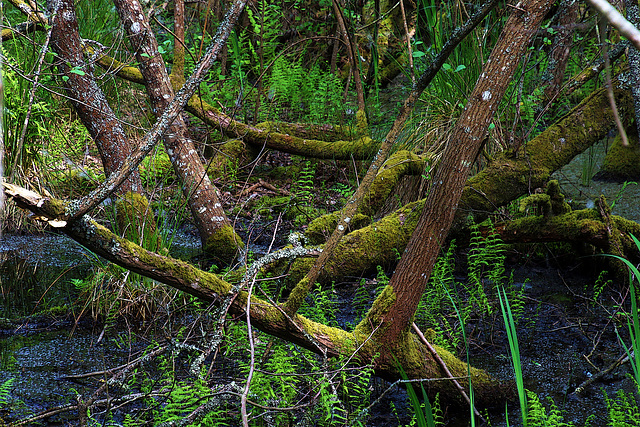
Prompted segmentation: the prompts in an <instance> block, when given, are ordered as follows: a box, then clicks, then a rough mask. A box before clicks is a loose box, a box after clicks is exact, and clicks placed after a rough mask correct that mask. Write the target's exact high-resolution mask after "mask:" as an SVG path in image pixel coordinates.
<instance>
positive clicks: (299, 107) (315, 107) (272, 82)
mask: <svg viewBox="0 0 640 427" xmlns="http://www.w3.org/2000/svg"><path fill="white" fill-rule="evenodd" d="M267 87H268V98H269V100H270V102H271V108H270V113H271V114H274V115H275V116H276V118H278V117H279V116H283V115H284V116H290V117H291V118H295V119H296V120H300V121H305V122H311V123H320V122H326V121H334V122H335V118H336V117H339V116H340V115H341V113H342V112H343V103H342V97H341V93H342V84H341V82H340V81H339V79H338V78H337V77H336V76H335V75H333V74H331V73H329V72H327V71H324V70H323V69H322V68H321V67H320V65H319V64H315V65H314V66H313V67H311V69H309V70H305V69H304V68H303V67H302V64H301V63H300V61H293V62H292V61H291V60H290V59H289V58H287V57H285V56H280V57H278V59H276V61H275V62H274V64H273V67H272V70H271V76H270V77H269V79H268V84H267ZM267 118H268V117H265V119H267ZM281 118H282V117H281Z"/></svg>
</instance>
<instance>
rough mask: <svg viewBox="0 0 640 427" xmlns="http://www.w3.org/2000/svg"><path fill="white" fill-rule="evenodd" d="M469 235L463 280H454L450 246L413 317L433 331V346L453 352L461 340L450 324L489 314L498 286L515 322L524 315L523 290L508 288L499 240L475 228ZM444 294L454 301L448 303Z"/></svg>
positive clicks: (493, 305)
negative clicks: (504, 289) (484, 235)
mask: <svg viewBox="0 0 640 427" xmlns="http://www.w3.org/2000/svg"><path fill="white" fill-rule="evenodd" d="M470 233H471V240H470V243H469V251H468V255H467V276H468V278H467V280H466V281H463V282H459V281H457V280H456V279H455V277H454V270H455V259H454V255H455V249H456V247H455V242H452V243H451V245H450V246H449V249H448V250H447V252H446V253H444V254H443V255H442V256H441V257H440V258H438V260H437V261H436V264H435V265H434V268H433V271H432V272H431V277H430V279H429V285H428V286H427V289H426V290H425V293H424V295H423V297H422V299H421V301H420V305H419V307H418V310H417V312H416V316H415V321H416V323H417V324H418V325H419V326H421V327H423V328H425V329H426V328H431V329H433V330H435V331H436V339H435V343H436V344H438V345H440V346H443V347H445V348H450V349H454V348H456V347H457V346H458V345H459V344H460V343H461V338H462V337H461V333H460V330H459V328H458V327H456V326H455V324H454V323H455V322H457V321H460V322H461V323H462V324H466V322H467V321H468V319H469V318H470V317H472V316H475V315H483V314H484V315H487V314H491V313H493V312H494V310H495V306H496V301H495V299H494V297H493V296H494V295H495V290H497V289H498V288H499V287H500V286H504V287H505V288H506V290H507V294H508V296H509V302H510V305H511V311H512V314H513V316H514V319H515V321H516V322H517V320H518V319H519V318H520V317H521V315H522V313H523V311H524V298H523V295H522V294H523V290H524V287H522V288H516V287H514V286H512V285H511V284H512V283H513V280H512V278H510V277H508V276H507V274H506V271H505V267H504V263H505V248H504V244H503V243H502V241H501V240H500V238H499V237H498V236H497V235H496V234H491V235H489V236H487V237H486V238H485V237H482V235H481V234H480V231H479V229H478V226H476V225H474V226H472V227H471V232H470ZM447 294H449V295H451V296H453V298H458V299H457V300H452V299H451V298H450V297H449V296H448V295H447ZM460 296H462V297H460ZM454 303H455V306H456V307H457V310H458V314H459V316H460V319H458V314H456V310H455V308H454V306H453V304H454Z"/></svg>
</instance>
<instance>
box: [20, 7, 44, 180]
mask: <svg viewBox="0 0 640 427" xmlns="http://www.w3.org/2000/svg"><path fill="white" fill-rule="evenodd" d="M52 19H53V17H52ZM52 31H53V27H50V28H49V31H47V36H46V38H45V40H44V44H43V45H42V50H41V52H40V57H39V58H38V67H37V69H36V71H35V76H34V78H33V86H31V90H30V91H29V103H28V104H27V113H26V114H25V117H24V123H23V125H22V131H21V132H20V138H19V139H18V144H17V148H16V158H15V160H14V167H13V170H12V171H11V177H10V178H9V180H10V181H14V180H15V175H16V171H17V170H18V168H19V166H20V161H21V158H22V147H23V145H24V138H25V136H26V134H27V127H28V126H29V120H30V119H31V110H32V108H33V100H34V98H35V96H36V90H38V86H40V83H39V80H40V72H41V71H42V63H43V62H44V58H45V56H46V54H47V50H48V48H49V42H50V41H51V32H52Z"/></svg>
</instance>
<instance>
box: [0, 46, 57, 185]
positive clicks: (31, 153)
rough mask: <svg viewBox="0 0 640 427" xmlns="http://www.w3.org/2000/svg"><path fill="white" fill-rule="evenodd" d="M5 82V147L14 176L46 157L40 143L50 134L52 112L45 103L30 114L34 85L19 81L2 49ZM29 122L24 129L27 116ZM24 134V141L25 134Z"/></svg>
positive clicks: (8, 169)
mask: <svg viewBox="0 0 640 427" xmlns="http://www.w3.org/2000/svg"><path fill="white" fill-rule="evenodd" d="M2 57H3V61H5V62H6V63H7V64H6V65H5V66H3V69H2V77H3V83H4V91H3V92H4V117H3V123H4V129H3V132H4V144H5V147H6V152H7V153H8V154H7V155H6V157H5V164H4V167H5V173H7V174H10V173H11V172H12V171H13V169H14V168H15V167H22V168H28V167H30V166H31V165H32V164H35V163H38V162H39V161H40V160H42V159H43V158H45V157H46V156H43V153H42V152H41V150H40V148H41V143H40V140H41V139H43V138H44V137H45V136H46V135H48V127H49V122H50V120H51V114H52V111H51V109H50V106H49V105H48V104H47V103H46V102H44V101H36V102H34V103H33V104H32V105H31V109H30V111H29V89H30V86H31V84H30V83H29V82H27V81H25V80H24V79H21V78H19V76H18V75H17V74H16V72H15V71H13V68H14V67H16V66H17V65H16V61H15V60H14V59H13V57H12V56H11V55H10V53H9V51H8V49H5V48H4V47H3V48H2ZM27 114H29V122H28V124H27V127H26V130H25V129H24V124H25V123H24V122H25V117H27ZM23 132H24V138H23V139H22V141H20V139H21V135H22V134H23Z"/></svg>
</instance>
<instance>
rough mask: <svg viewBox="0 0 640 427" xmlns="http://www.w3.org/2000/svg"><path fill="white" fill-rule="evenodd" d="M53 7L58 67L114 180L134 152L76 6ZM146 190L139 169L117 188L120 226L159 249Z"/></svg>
mask: <svg viewBox="0 0 640 427" xmlns="http://www.w3.org/2000/svg"><path fill="white" fill-rule="evenodd" d="M48 7H49V10H50V11H51V18H52V20H51V25H52V30H51V39H52V47H53V50H54V51H55V52H56V54H57V57H58V60H59V62H58V63H57V64H56V65H57V67H58V69H59V70H60V71H61V72H62V74H63V75H64V77H65V79H63V80H64V87H65V90H66V92H67V94H68V95H69V101H70V102H71V105H73V107H74V109H75V110H76V111H77V112H78V115H79V116H80V120H81V121H82V123H83V124H84V126H85V127H86V128H87V130H88V131H89V134H90V135H91V137H92V138H93V140H94V141H95V144H96V146H97V147H98V151H99V153H100V158H101V159H102V166H103V168H104V172H105V176H107V177H109V176H110V175H111V174H112V173H114V172H116V171H117V170H118V169H119V168H121V167H122V165H123V164H124V163H125V160H126V159H127V158H128V157H129V156H130V154H131V152H132V151H133V149H134V147H133V145H132V144H131V141H130V140H129V139H128V138H127V136H126V135H125V133H124V130H123V129H122V126H121V125H120V121H119V120H118V118H117V117H116V115H115V113H114V112H113V110H112V109H111V107H110V106H109V103H108V102H107V98H106V97H105V95H104V93H103V92H102V90H101V89H100V88H99V87H98V85H97V84H96V81H95V79H94V77H93V70H92V67H91V66H90V64H87V62H86V61H85V58H84V55H83V47H82V42H81V39H80V33H79V30H78V21H77V18H76V12H75V7H74V5H73V1H71V0H57V1H51V0H50V1H49V2H48ZM142 190H143V187H142V181H141V180H140V173H139V172H138V170H137V169H136V170H134V171H133V172H132V173H131V175H129V177H128V178H127V180H126V181H124V183H122V185H121V186H120V187H118V189H117V192H116V193H117V194H118V195H119V197H118V200H117V202H116V205H115V206H116V222H117V224H118V231H119V233H120V234H121V235H122V236H126V237H127V239H129V240H132V241H135V242H138V243H139V244H140V245H142V246H144V247H146V248H148V249H151V250H154V249H158V245H159V244H160V242H159V240H158V238H157V233H156V222H155V218H154V214H153V211H152V210H151V208H150V206H149V201H148V200H147V198H146V197H145V196H143V195H142Z"/></svg>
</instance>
